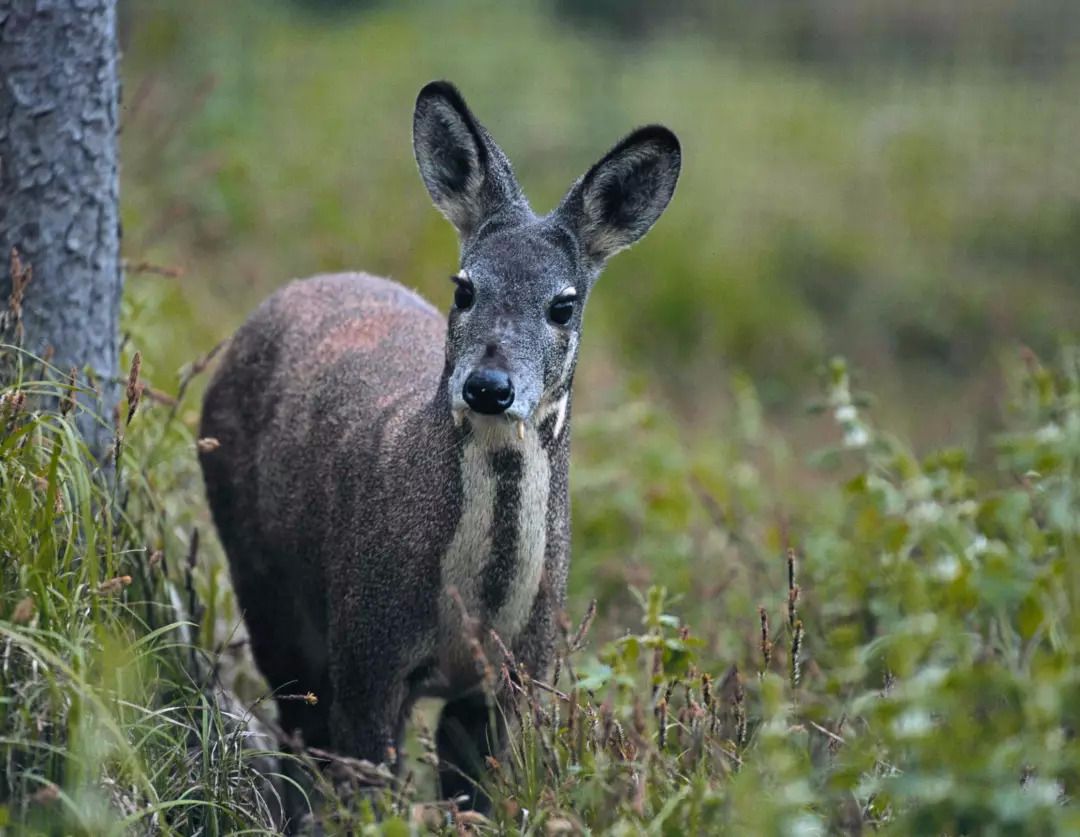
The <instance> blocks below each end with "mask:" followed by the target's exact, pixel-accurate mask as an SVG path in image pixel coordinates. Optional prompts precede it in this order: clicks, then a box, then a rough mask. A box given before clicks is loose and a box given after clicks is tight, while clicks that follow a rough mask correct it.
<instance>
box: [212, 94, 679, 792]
mask: <svg viewBox="0 0 1080 837" xmlns="http://www.w3.org/2000/svg"><path fill="white" fill-rule="evenodd" d="M413 146H414V151H415V155H416V161H417V163H418V165H419V170H420V176H421V178H422V179H423V181H424V184H425V186H427V190H428V192H429V193H430V195H431V197H432V199H433V200H434V202H435V205H436V206H437V207H438V209H439V210H441V211H442V213H443V214H444V215H445V216H446V217H447V218H448V219H449V220H450V222H451V223H452V224H453V225H454V227H456V228H457V232H458V234H459V237H460V243H461V249H460V262H459V267H458V269H457V270H456V271H454V275H453V277H452V279H453V282H454V284H455V286H456V287H455V290H454V302H453V306H452V308H451V310H450V313H449V317H448V318H447V317H444V316H442V315H440V314H439V312H438V311H437V310H436V309H435V308H434V307H433V306H431V305H430V304H428V303H427V302H426V301H424V300H423V299H422V298H420V297H419V296H418V295H417V294H415V293H413V292H412V291H411V290H408V289H406V288H404V287H402V286H401V285H399V284H396V283H395V282H391V281H389V280H387V279H380V278H377V277H375V276H370V275H367V274H363V273H348V274H335V275H325V276H316V277H313V278H310V279H305V280H301V281H296V282H293V283H291V284H290V285H288V286H286V287H285V288H284V289H282V290H280V291H278V292H277V293H276V294H274V295H273V296H271V297H270V298H269V299H268V300H266V301H265V302H264V303H263V304H262V306H261V307H259V308H258V309H257V310H256V311H255V313H254V314H253V315H252V316H251V318H250V319H249V320H248V321H247V322H246V323H245V324H244V325H243V326H242V327H241V328H240V330H239V331H238V332H237V333H236V335H235V336H234V337H233V339H232V340H231V341H230V343H229V346H228V349H227V350H226V352H225V354H224V359H223V361H222V363H221V366H220V368H219V369H218V371H217V374H216V375H215V377H214V380H213V381H212V383H211V385H210V388H209V390H208V392H207V394H206V400H205V404H204V407H203V417H202V428H201V433H202V435H203V436H209V437H214V438H216V439H217V440H218V441H219V443H220V445H219V447H217V448H216V449H215V450H212V451H207V452H203V453H202V454H201V461H202V468H203V474H204V477H205V481H206V489H207V494H208V496H209V500H210V506H211V509H212V511H213V517H214V521H215V523H216V525H217V529H218V532H219V533H220V536H221V540H222V543H223V544H224V547H225V550H226V552H227V553H228V557H229V563H230V567H231V570H232V578H233V583H234V585H235V588H236V593H237V596H238V597H239V601H240V605H241V607H242V609H243V612H244V617H245V619H246V621H247V625H248V629H249V633H250V636H251V648H252V651H253V653H254V656H255V660H256V662H257V663H258V666H259V668H260V669H261V670H262V673H263V674H264V675H265V676H266V678H267V680H268V681H269V684H270V686H271V687H272V688H274V689H275V690H283V691H285V692H297V691H301V692H306V691H312V692H314V693H315V694H316V695H317V696H318V698H319V702H318V704H317V705H316V706H309V705H307V704H305V703H303V702H296V701H279V707H278V708H279V712H280V719H281V724H282V726H283V727H284V728H285V729H287V730H297V729H298V730H299V731H300V732H301V733H302V736H303V740H304V741H305V742H306V743H307V744H309V745H313V746H320V747H327V748H331V749H333V750H336V751H338V752H340V753H343V754H348V755H351V756H356V757H360V758H366V759H370V760H371V761H373V762H387V763H394V762H396V761H397V753H399V752H400V751H401V749H400V744H401V739H402V733H403V726H404V722H405V719H406V717H407V716H408V713H409V710H410V707H411V705H412V703H413V702H414V701H415V700H416V699H417V698H418V697H422V696H437V697H441V698H444V699H445V700H446V704H445V706H444V708H443V710H442V715H441V718H440V720H439V725H438V732H437V736H436V738H437V747H438V752H439V759H440V762H441V769H440V781H441V783H442V791H443V793H444V794H445V795H447V796H449V797H451V798H456V797H460V796H462V795H464V796H467V797H468V798H469V801H470V802H471V803H472V804H477V805H481V806H482V805H484V804H486V800H485V799H484V797H483V796H482V794H481V793H480V792H479V791H478V790H477V787H476V780H477V779H478V778H479V776H480V775H481V773H480V770H481V767H482V765H483V762H484V757H485V756H487V755H489V754H492V753H494V752H497V751H498V748H499V747H500V746H501V745H502V744H503V743H504V740H503V739H504V737H505V730H504V729H502V728H500V726H499V725H498V724H490V723H489V719H490V717H491V714H492V713H491V712H490V711H489V704H488V700H487V697H486V695H485V690H484V687H483V679H482V676H481V672H480V671H479V670H478V666H477V658H476V654H475V651H476V641H477V640H479V642H480V643H481V644H482V647H483V649H484V651H485V652H486V653H487V655H488V656H489V658H491V659H492V660H493V661H495V662H496V664H497V662H498V660H499V659H501V655H500V654H499V652H498V647H499V646H498V644H497V643H496V642H495V641H494V639H493V638H492V636H491V634H492V632H494V633H496V634H497V635H498V637H500V638H501V640H502V643H504V644H505V646H506V647H508V648H509V649H510V650H511V651H512V653H513V654H514V655H515V656H516V658H517V660H518V661H519V663H521V664H523V665H524V666H525V668H526V670H527V671H528V672H530V673H531V674H533V675H536V676H543V673H544V671H545V669H546V668H547V666H548V665H549V663H550V661H551V659H552V656H553V652H554V631H555V625H556V620H557V616H558V613H559V611H560V608H562V606H563V601H564V595H565V590H566V576H567V569H568V562H569V543H570V504H569V494H568V485H567V477H568V466H569V456H570V411H571V408H570V393H571V384H572V382H573V377H574V367H575V364H576V362H577V353H578V346H579V340H578V336H579V334H580V330H581V319H582V314H583V312H584V309H585V302H586V300H587V298H588V296H589V293H590V292H591V291H592V288H593V284H594V283H595V281H596V278H597V276H598V275H599V273H600V271H601V269H602V268H603V266H604V263H605V262H606V261H607V259H608V258H609V257H610V256H611V255H612V254H614V253H616V252H617V251H619V250H622V249H623V248H625V247H627V246H629V245H630V244H632V243H633V242H635V241H636V240H637V239H639V238H641V236H643V235H644V234H645V233H646V231H648V229H649V228H650V227H651V226H652V225H653V223H654V222H655V221H656V219H657V218H658V217H659V216H660V214H661V213H662V212H663V211H664V208H665V207H666V206H667V204H668V201H669V200H670V199H671V196H672V193H673V192H674V189H675V183H676V180H677V179H678V175H679V168H680V161H681V158H680V149H679V143H678V140H677V139H676V138H675V135H674V134H673V133H672V132H671V131H669V130H668V129H667V128H664V127H660V126H655V125H654V126H649V127H645V128H640V129H638V130H636V131H634V132H633V133H631V134H630V135H629V136H627V137H626V138H625V139H623V140H622V141H621V142H619V143H618V144H617V145H616V146H615V147H614V148H612V149H611V150H610V151H609V152H608V153H607V154H606V155H605V156H604V157H603V158H602V159H601V160H600V161H599V162H598V163H596V165H594V166H593V167H592V168H591V169H589V171H588V172H587V173H586V174H585V175H584V176H583V177H581V178H580V179H579V180H578V181H577V182H576V183H575V184H574V185H573V186H572V188H571V189H570V191H569V193H568V194H567V195H566V197H565V198H564V199H563V201H562V202H561V203H560V204H559V206H558V208H556V209H555V210H554V211H553V212H551V213H550V214H548V215H544V216H538V215H536V214H534V212H533V210H532V209H531V208H530V206H529V203H528V201H527V200H526V198H525V195H524V194H523V193H522V191H521V187H520V186H519V185H518V183H517V180H516V179H515V178H514V173H513V171H512V170H511V168H510V163H509V161H508V160H507V158H506V156H505V155H504V154H503V152H502V151H501V150H500V149H499V147H498V146H497V145H496V144H495V141H494V140H493V139H492V138H491V135H490V134H489V133H488V132H487V130H485V129H484V127H483V126H482V125H481V124H480V123H479V122H478V121H477V119H476V118H475V117H474V116H473V114H472V113H471V112H470V110H469V109H468V107H467V106H466V104H465V102H464V100H463V99H462V97H461V95H460V94H459V93H458V91H457V90H456V89H455V88H454V87H453V86H452V85H450V84H449V83H446V82H432V83H431V84H428V85H427V86H426V87H424V88H423V89H422V90H421V91H420V94H419V97H418V98H417V101H416V110H415V113H414V117H413ZM447 272H448V273H449V272H451V271H450V270H448V271H447ZM496 698H498V696H496Z"/></svg>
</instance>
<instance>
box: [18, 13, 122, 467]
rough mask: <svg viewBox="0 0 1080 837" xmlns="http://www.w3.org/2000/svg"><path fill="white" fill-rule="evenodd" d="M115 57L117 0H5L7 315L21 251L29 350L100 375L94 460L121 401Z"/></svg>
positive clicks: (87, 422)
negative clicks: (15, 258) (13, 262)
mask: <svg viewBox="0 0 1080 837" xmlns="http://www.w3.org/2000/svg"><path fill="white" fill-rule="evenodd" d="M118 62H119V53H118V48H117V40H116V0H0V309H2V308H6V307H7V305H6V303H7V300H8V297H9V295H10V293H11V286H12V276H11V269H10V262H9V254H10V253H11V251H12V248H16V249H17V250H18V253H19V256H20V258H21V260H22V262H23V263H24V264H28V265H29V266H30V267H31V269H32V270H33V278H32V279H31V281H30V284H29V285H28V286H27V288H26V294H25V299H24V301H23V316H22V324H23V333H24V335H25V336H24V340H23V345H24V346H25V348H27V349H28V350H30V351H32V352H34V353H36V354H38V355H41V354H42V353H43V352H45V351H46V347H49V346H51V347H52V351H53V353H54V354H53V361H52V362H53V363H54V364H55V365H56V366H57V367H59V369H60V370H62V371H63V372H65V373H66V372H67V370H68V369H70V368H71V367H76V368H78V369H79V370H80V372H82V371H83V370H92V372H93V376H94V380H95V382H96V385H97V387H98V389H99V391H100V395H101V397H100V398H93V399H86V400H85V401H84V403H85V405H86V406H87V407H89V408H90V409H91V410H92V411H93V413H96V414H97V415H100V416H101V417H102V418H103V419H104V421H105V426H102V425H101V424H100V422H99V421H97V420H96V419H94V418H93V416H91V415H90V414H89V413H85V412H84V414H83V416H82V417H81V418H80V426H81V428H82V429H83V432H84V434H85V435H86V438H87V442H88V443H89V444H90V447H91V449H92V450H93V451H94V452H95V453H97V454H101V453H102V452H103V451H105V450H106V448H107V445H108V443H109V440H110V439H111V437H112V431H111V426H112V413H113V408H114V407H115V405H116V402H117V398H118V394H119V386H118V385H117V383H116V376H117V362H118V359H117V334H118V319H119V314H120V294H121V290H122V287H123V276H122V273H121V268H120V219H119V206H118V201H119V181H118V172H117V122H118V99H119V80H118V76H117V65H118ZM79 379H80V383H82V384H83V385H85V384H86V382H87V378H86V377H85V376H84V375H83V374H80V376H79Z"/></svg>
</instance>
